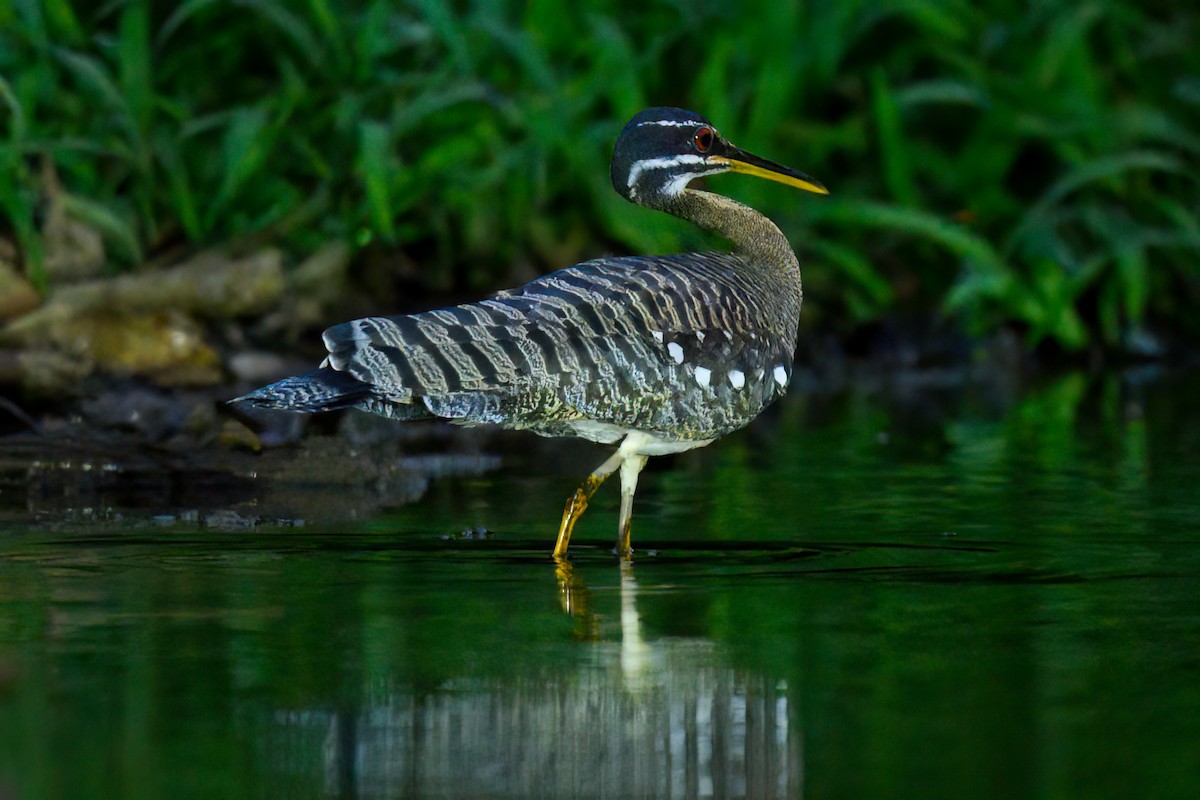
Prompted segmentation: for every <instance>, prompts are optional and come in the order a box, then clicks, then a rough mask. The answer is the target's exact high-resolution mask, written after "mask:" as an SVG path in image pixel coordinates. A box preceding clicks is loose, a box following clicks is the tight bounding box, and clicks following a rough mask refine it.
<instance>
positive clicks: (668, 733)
mask: <svg viewBox="0 0 1200 800" xmlns="http://www.w3.org/2000/svg"><path fill="white" fill-rule="evenodd" d="M903 388H904V387H900V389H899V390H898V389H897V388H896V387H893V388H892V389H890V390H882V389H880V390H876V391H868V390H866V389H860V390H857V391H854V392H850V393H847V394H843V395H838V396H830V397H826V396H820V395H811V396H798V397H796V398H794V399H793V400H792V401H791V402H790V403H789V404H787V405H785V406H784V407H782V408H781V409H780V410H779V412H778V413H776V414H775V415H773V416H772V417H770V418H768V419H765V420H763V421H762V423H761V424H759V425H756V426H755V427H754V428H753V429H751V430H750V431H747V432H745V433H744V434H741V435H739V436H736V437H734V438H732V439H730V440H729V441H727V442H724V443H722V444H721V445H719V446H717V447H713V448H709V449H708V450H705V451H699V452H697V453H695V454H691V455H688V456H686V457H681V458H678V459H676V460H674V461H673V462H667V463H664V464H661V465H659V466H658V467H657V468H656V469H654V470H653V471H652V472H651V473H650V474H648V475H647V477H646V481H645V484H644V486H643V489H642V491H641V492H640V493H639V505H638V509H637V512H638V513H637V516H636V517H635V540H634V541H635V546H637V547H639V554H638V557H637V560H636V562H635V564H634V566H633V568H632V569H631V570H624V571H623V570H621V569H620V568H619V567H618V565H617V564H616V562H615V560H614V559H613V558H612V557H611V556H610V555H609V554H608V548H609V547H610V546H611V538H612V537H611V533H612V530H611V529H612V528H614V527H615V518H616V509H615V506H616V497H615V493H612V494H611V496H610V495H608V494H602V495H600V496H598V498H597V502H596V503H595V504H594V507H593V509H592V510H591V511H590V512H589V514H588V516H587V517H585V519H584V522H583V523H582V524H581V527H580V530H579V531H578V532H577V534H576V539H577V544H578V545H579V548H578V550H577V551H576V554H575V557H574V561H573V565H572V566H570V567H569V568H566V569H556V567H555V565H554V564H553V563H552V562H551V561H550V560H549V558H548V557H547V556H546V555H545V553H546V551H548V549H549V546H550V544H551V539H552V536H553V531H554V525H555V524H556V522H557V520H556V517H557V512H558V510H559V508H560V507H561V501H562V500H563V499H564V498H565V496H566V493H567V492H568V491H569V490H570V489H571V488H572V486H573V485H574V483H573V482H574V480H575V479H576V477H577V476H576V475H574V474H565V473H564V474H548V473H553V472H556V471H555V470H552V469H547V468H546V466H545V465H544V464H539V463H538V462H537V461H536V460H535V456H533V455H528V454H525V455H523V454H521V453H516V454H512V455H510V456H507V457H506V458H505V459H504V462H503V464H504V467H503V469H504V472H503V474H493V475H489V476H487V477H486V478H482V479H481V478H475V479H469V480H468V479H462V480H449V479H447V480H443V481H440V482H437V483H435V484H434V488H433V490H432V491H431V493H430V494H429V495H428V496H426V497H425V498H424V499H423V500H422V501H420V502H418V503H416V504H414V505H411V506H405V507H402V508H401V509H399V510H397V511H395V512H394V513H393V514H391V515H390V516H388V517H386V518H383V519H379V520H374V521H371V522H369V523H368V524H367V525H366V526H365V529H364V527H363V526H362V525H356V526H355V527H354V528H353V529H352V530H351V531H349V532H347V531H336V530H328V531H311V530H301V531H295V530H288V529H278V530H259V531H255V532H251V533H219V532H214V531H205V530H182V529H169V530H160V529H156V528H153V527H149V526H146V525H140V524H125V525H119V524H118V525H113V524H109V525H106V526H96V527H91V528H86V527H75V528H67V529H56V530H52V529H48V528H46V527H44V526H43V527H29V528H28V529H25V530H14V531H9V532H6V534H5V537H4V540H3V542H2V543H0V559H2V560H0V720H2V721H3V722H2V724H0V796H5V795H6V793H7V795H12V796H15V797H18V798H38V797H102V796H120V797H160V796H163V795H167V794H170V795H172V796H182V797H186V796H196V797H213V796H222V797H230V796H247V795H249V796H294V797H320V796H346V797H351V796H359V797H386V796H434V797H437V796H458V797H488V796H508V797H528V796H547V797H570V796H581V797H619V796H647V797H689V796H714V797H725V796H747V797H795V796H800V795H803V796H805V797H810V798H813V797H816V798H822V797H847V798H850V797H865V796H874V797H888V796H896V797H900V796H903V797H910V796H913V793H914V792H916V793H918V794H919V795H920V796H922V797H937V796H945V797H962V796H971V797H996V798H1011V797H1029V796H1039V797H1128V796H1138V797H1190V796H1193V794H1194V790H1195V787H1196V786H1197V785H1200V766H1198V765H1200V759H1196V758H1195V753H1196V752H1198V751H1200V613H1198V612H1197V609H1200V581H1198V579H1200V536H1197V522H1200V491H1197V488H1196V487H1197V486H1198V485H1200V456H1198V455H1197V454H1198V453H1200V417H1198V415H1196V413H1195V411H1194V409H1195V408H1198V407H1200V403H1198V401H1200V382H1198V381H1197V380H1196V379H1195V378H1194V377H1184V378H1174V379H1164V380H1160V381H1157V382H1155V383H1149V384H1144V385H1139V384H1131V383H1129V382H1122V381H1121V380H1119V379H1118V378H1115V377H1111V376H1084V375H1072V376H1068V377H1066V378H1062V379H1059V380H1056V381H1053V382H1051V383H1049V384H1047V385H1045V386H1041V387H1039V388H1036V389H1034V390H1031V391H1029V392H1028V393H1026V394H1024V395H1022V396H1021V397H1020V398H1018V399H1016V400H1015V401H1013V402H1011V403H1008V402H1005V401H997V400H994V399H992V398H990V397H988V396H987V395H986V393H982V392H981V393H980V394H979V395H975V394H972V393H971V392H963V391H955V392H949V393H939V392H928V391H919V392H918V391H904V390H903ZM563 448H564V449H563V451H562V452H563V453H565V454H566V456H564V457H565V458H566V459H567V460H568V461H570V460H576V459H577V460H578V461H579V463H580V464H581V470H580V471H586V470H587V468H588V467H589V466H590V465H591V462H592V461H593V460H597V461H598V459H594V458H593V451H592V450H589V449H586V448H581V447H580V446H578V445H569V444H568V445H563ZM539 457H540V456H539ZM476 524H487V525H489V526H492V527H494V528H496V529H497V533H496V534H495V535H494V536H492V537H491V538H488V539H484V540H461V539H451V540H449V541H445V540H443V535H444V534H446V533H447V532H451V531H455V530H460V529H462V528H465V527H468V526H472V525H476ZM574 547H575V545H574V544H573V548H574Z"/></svg>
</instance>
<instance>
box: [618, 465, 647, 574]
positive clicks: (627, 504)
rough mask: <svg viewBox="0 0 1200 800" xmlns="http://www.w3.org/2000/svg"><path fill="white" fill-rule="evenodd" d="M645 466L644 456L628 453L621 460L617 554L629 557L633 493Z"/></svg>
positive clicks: (631, 551) (630, 550)
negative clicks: (628, 454)
mask: <svg viewBox="0 0 1200 800" xmlns="http://www.w3.org/2000/svg"><path fill="white" fill-rule="evenodd" d="M644 466H646V456H643V455H637V454H634V455H630V456H627V457H626V458H625V460H624V461H622V462H621V520H620V522H619V523H618V525H619V530H618V532H617V555H618V556H620V557H621V558H625V559H627V558H629V557H630V555H631V554H632V553H633V549H632V548H631V547H630V546H629V532H630V529H631V528H632V527H633V493H634V492H636V491H637V481H638V473H639V472H641V471H642V467H644Z"/></svg>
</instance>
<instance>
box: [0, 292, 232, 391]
mask: <svg viewBox="0 0 1200 800" xmlns="http://www.w3.org/2000/svg"><path fill="white" fill-rule="evenodd" d="M21 321H23V320H21ZM11 330H12V329H11V328H10V329H9V331H10V332H11ZM6 333H9V332H6ZM39 333H40V335H38V336H33V335H32V331H31V330H29V329H22V330H20V331H18V332H17V334H15V338H16V340H17V341H18V343H21V344H23V345H25V348H24V349H22V351H21V353H20V354H19V356H18V363H19V365H20V372H21V383H22V384H23V385H24V386H25V387H26V388H28V389H31V390H33V391H35V392H37V393H39V394H48V395H69V394H73V393H74V392H75V390H76V389H77V385H78V383H79V382H80V381H82V380H83V379H84V378H86V377H88V376H89V375H91V374H92V373H94V372H102V373H106V374H109V375H115V376H121V377H124V376H145V377H149V378H151V379H152V380H154V382H155V383H157V384H158V385H159V386H164V387H178V386H212V385H215V384H218V383H220V382H221V381H222V379H223V377H224V376H223V373H222V371H221V367H220V359H219V357H218V356H217V353H216V351H215V350H213V348H212V347H210V346H209V345H208V343H207V342H206V341H205V340H204V336H203V331H202V330H201V328H200V326H199V325H198V324H197V323H196V322H195V321H193V320H192V319H190V318H189V317H187V316H185V315H183V314H178V313H168V312H158V313H150V314H132V315H130V314H117V313H110V312H107V311H89V312H84V313H80V314H77V315H75V316H72V317H67V318H64V319H62V320H60V322H59V324H58V325H55V326H53V327H50V328H47V329H44V330H41V331H40V332H39ZM9 335H12V334H11V333H9Z"/></svg>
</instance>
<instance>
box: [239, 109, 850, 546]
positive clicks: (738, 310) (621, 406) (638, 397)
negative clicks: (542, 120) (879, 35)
mask: <svg viewBox="0 0 1200 800" xmlns="http://www.w3.org/2000/svg"><path fill="white" fill-rule="evenodd" d="M610 172H611V178H612V184H613V187H614V188H615V189H616V191H617V193H618V194H620V195H621V196H622V197H624V198H625V199H626V200H628V201H630V202H632V203H634V204H636V205H639V206H642V207H645V208H648V209H653V210H657V211H662V212H665V213H667V214H671V215H674V216H676V217H679V218H681V219H684V220H687V221H689V222H691V223H693V224H695V225H697V226H699V227H700V228H702V229H705V230H707V231H709V232H711V233H714V234H716V235H718V236H720V237H722V238H724V239H725V240H727V241H728V243H729V245H730V247H729V250H728V251H718V252H695V253H681V254H675V255H655V256H639V255H634V256H619V257H602V258H597V259H594V260H589V261H584V262H582V263H579V264H576V265H574V266H571V267H567V268H565V269H560V270H558V271H555V272H551V273H549V274H547V275H544V276H542V277H540V278H537V279H535V280H533V281H531V282H529V283H526V284H524V285H523V286H520V287H517V288H514V289H508V290H505V291H500V292H498V293H496V294H493V295H491V296H490V297H487V298H485V299H483V300H480V301H477V302H472V303H466V304H463V305H457V306H452V307H447V308H440V309H435V310H430V311H424V312H420V313H415V314H406V315H401V316H391V317H382V316H379V317H366V318H363V319H356V320H352V321H349V322H343V323H341V324H339V325H334V326H333V327H331V328H329V329H328V330H326V331H325V332H324V334H323V337H322V338H323V339H324V343H325V346H326V348H327V350H328V356H327V357H326V358H325V360H324V361H323V362H322V363H321V365H320V367H319V368H317V369H316V370H314V371H311V372H308V373H307V374H304V375H299V376H295V377H289V378H285V379H283V380H281V381H278V382H276V383H273V384H271V385H269V386H266V387H263V388H261V389H258V390H256V391H253V392H250V393H249V394H246V395H243V396H242V397H239V398H236V399H235V400H233V401H231V402H233V403H245V404H248V405H250V406H255V407H263V408H272V409H287V410H292V411H305V412H319V411H327V410H332V409H340V408H358V409H363V410H365V411H368V412H373V413H375V414H380V415H382V416H385V417H390V418H392V419H396V420H413V419H427V418H434V419H441V420H449V421H450V422H452V423H457V424H459V425H483V424H491V425H499V426H502V427H505V428H512V429H522V430H528V431H532V432H534V433H537V434H541V435H543V436H574V437H580V438H583V439H587V440H591V441H593V442H600V443H603V444H615V445H617V447H616V450H615V451H614V452H613V453H612V455H611V456H610V457H609V458H607V459H606V460H605V461H604V463H602V464H600V466H598V467H597V468H596V469H594V470H593V471H592V472H591V473H590V474H589V475H588V476H587V477H586V478H585V479H584V480H583V482H582V484H581V485H580V486H579V487H578V488H577V489H576V490H575V492H574V494H572V495H571V496H570V498H568V500H567V502H566V506H565V508H564V510H563V515H562V518H561V520H560V522H559V530H558V536H557V539H556V540H555V545H554V549H553V551H552V554H553V556H554V558H555V559H558V560H560V561H561V560H562V559H565V557H566V554H567V548H568V546H569V543H570V540H571V534H572V532H573V531H574V528H575V524H576V523H577V522H578V520H579V518H580V516H581V515H582V514H583V513H584V511H585V510H586V509H587V507H588V503H589V501H590V500H591V499H592V497H593V495H594V494H595V493H596V491H597V489H599V488H600V485H601V484H602V483H604V481H605V480H606V479H607V478H608V477H609V476H611V475H612V474H613V473H615V472H619V474H620V481H621V505H620V514H619V519H618V529H617V546H616V553H617V555H618V556H619V557H620V558H622V559H625V560H628V559H630V557H631V554H632V552H633V550H632V547H631V542H630V540H631V528H632V518H633V499H634V494H635V492H636V490H637V483H638V476H639V474H640V473H641V471H642V468H643V467H644V466H645V465H646V461H647V459H648V458H649V457H651V456H658V455H666V454H670V453H679V452H683V451H686V450H692V449H694V448H698V447H704V446H705V445H708V444H711V443H712V442H714V441H716V440H717V439H719V438H721V437H723V436H725V435H727V434H729V433H732V432H733V431H735V430H738V429H740V428H742V427H744V426H746V425H747V424H748V423H750V422H751V421H752V420H753V419H754V418H755V417H757V416H758V415H759V413H760V412H762V410H763V409H764V408H766V407H767V406H768V405H770V404H771V403H772V402H774V401H776V400H778V399H779V398H780V397H781V396H783V394H784V393H785V392H786V390H787V387H788V384H789V382H790V380H791V376H792V369H793V355H794V351H795V347H796V341H797V337H798V333H799V318H800V306H801V301H802V299H803V290H802V285H801V278H800V264H799V261H798V259H797V258H796V254H795V252H794V251H793V250H792V247H791V245H790V243H789V242H788V240H787V238H786V237H785V236H784V234H783V233H782V232H781V231H780V229H779V228H778V227H777V226H776V225H775V223H773V222H772V221H771V220H770V219H768V218H767V217H766V216H765V215H763V214H761V213H759V212H758V211H756V210H754V209H752V208H750V207H749V206H747V205H744V204H743V203H740V202H738V201H735V200H733V199H731V198H729V197H726V196H724V195H721V194H717V193H715V192H710V191H706V190H703V189H699V188H693V187H691V186H690V184H691V183H692V181H694V180H696V179H698V178H705V177H709V176H713V175H717V174H719V173H725V172H737V173H742V174H747V175H752V176H757V177H759V178H765V179H768V180H772V181H777V182H779V183H783V184H786V185H789V186H792V187H796V188H799V189H803V190H806V191H808V192H813V193H816V194H822V195H824V194H828V190H827V189H826V188H825V187H824V186H822V185H821V184H820V183H819V182H817V181H816V180H815V179H814V178H811V177H809V176H808V175H806V174H805V173H803V172H800V171H797V170H794V169H792V168H790V167H786V166H783V165H781V164H777V163H775V162H773V161H768V160H767V159H765V158H761V157H759V156H756V155H753V154H751V153H749V152H747V151H745V150H742V149H741V148H739V147H737V146H735V145H734V144H733V143H732V142H730V141H729V140H728V139H726V138H725V137H724V136H723V135H722V134H721V133H719V132H718V130H717V129H716V128H715V127H714V126H713V124H712V123H711V122H709V121H708V120H707V119H706V118H705V117H703V116H701V115H700V114H697V113H695V112H693V111H688V110H685V109H682V108H673V107H653V108H647V109H644V110H642V111H640V112H639V113H637V114H636V115H634V117H633V118H632V119H630V120H629V122H628V123H627V124H626V125H625V126H624V128H623V129H622V130H621V132H620V134H619V135H618V137H617V140H616V144H615V146H614V148H613V155H612V162H611V171H610Z"/></svg>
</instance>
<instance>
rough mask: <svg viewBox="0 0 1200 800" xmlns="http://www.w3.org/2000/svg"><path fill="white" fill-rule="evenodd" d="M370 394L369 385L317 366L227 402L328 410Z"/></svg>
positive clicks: (347, 405)
mask: <svg viewBox="0 0 1200 800" xmlns="http://www.w3.org/2000/svg"><path fill="white" fill-rule="evenodd" d="M370 396H371V386H370V384H366V383H363V382H362V381H360V380H358V379H357V378H353V377H351V376H349V375H347V374H346V373H344V372H338V371H337V370H334V369H330V368H329V367H321V368H320V369H316V370H313V371H312V372H310V373H308V374H307V375H298V376H296V377H293V378H284V379H283V380H281V381H278V382H277V383H272V384H271V385H270V386H264V387H263V388H261V389H257V390H255V391H253V392H250V394H244V395H242V396H241V397H238V398H235V399H233V400H230V401H229V402H231V403H249V404H251V405H253V406H255V407H257V408H279V409H285V410H287V411H332V410H334V409H336V408H351V407H353V406H357V405H359V404H360V403H362V402H364V401H366V400H367V399H369V398H370Z"/></svg>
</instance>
